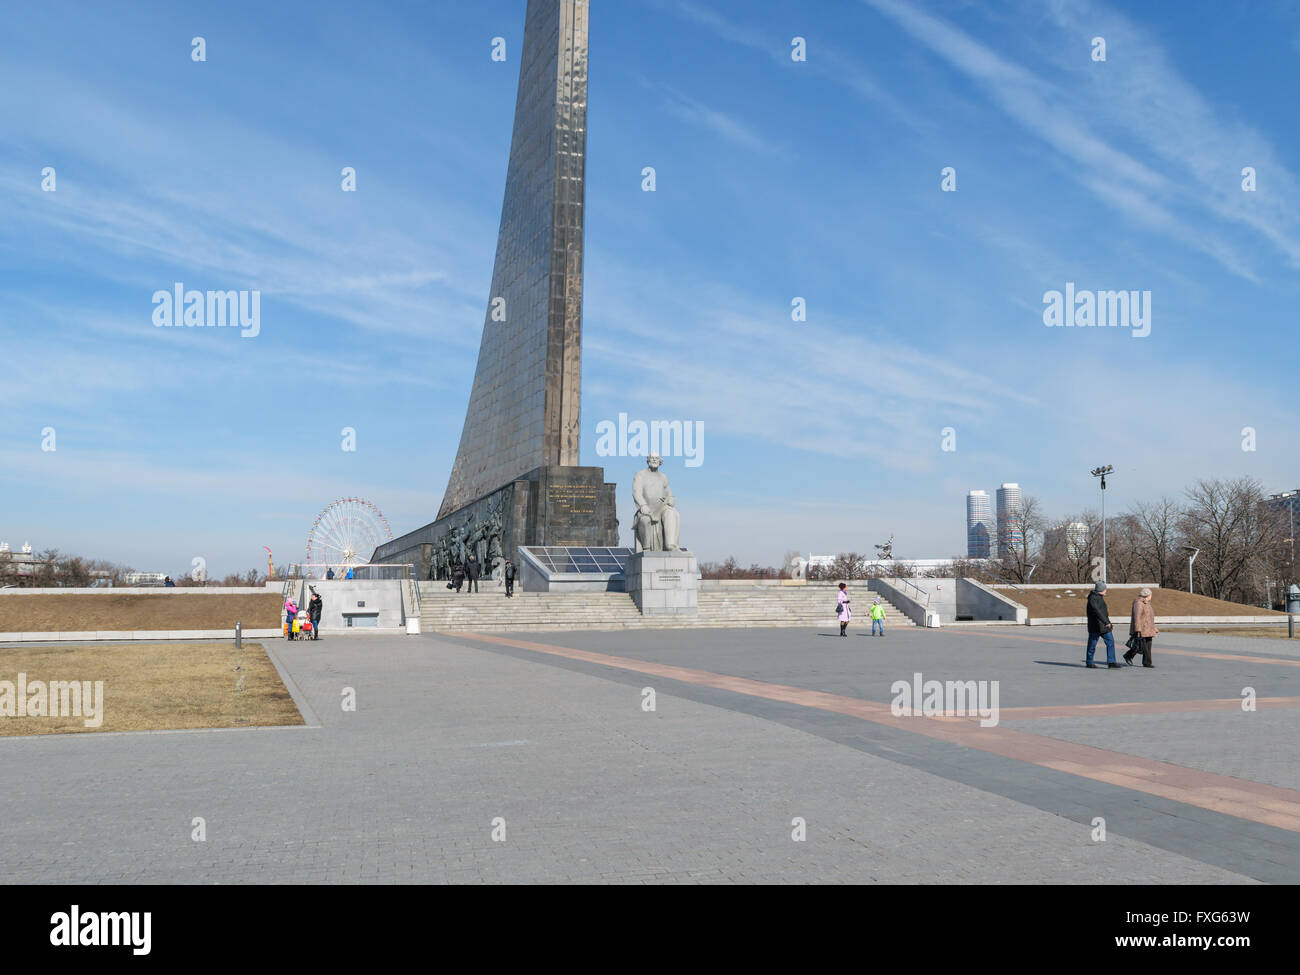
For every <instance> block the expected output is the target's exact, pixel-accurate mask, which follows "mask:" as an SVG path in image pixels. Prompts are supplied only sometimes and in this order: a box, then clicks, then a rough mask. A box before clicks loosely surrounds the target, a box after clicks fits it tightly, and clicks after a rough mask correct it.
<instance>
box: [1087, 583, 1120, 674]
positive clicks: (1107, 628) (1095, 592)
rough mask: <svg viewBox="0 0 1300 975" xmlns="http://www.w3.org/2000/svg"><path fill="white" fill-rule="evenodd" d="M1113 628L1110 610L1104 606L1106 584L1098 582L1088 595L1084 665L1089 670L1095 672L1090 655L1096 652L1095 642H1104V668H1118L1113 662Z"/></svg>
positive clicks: (1095, 667)
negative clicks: (1086, 640)
mask: <svg viewBox="0 0 1300 975" xmlns="http://www.w3.org/2000/svg"><path fill="white" fill-rule="evenodd" d="M1114 629H1115V627H1114V626H1113V625H1112V624H1111V622H1110V610H1109V609H1108V608H1107V606H1106V583H1104V582H1099V583H1097V584H1096V585H1095V586H1093V587H1092V592H1090V593H1088V659H1087V660H1086V661H1085V663H1086V664H1087V665H1088V667H1089V669H1091V670H1096V669H1097V665H1096V664H1095V663H1093V662H1092V655H1093V654H1094V653H1096V651H1097V641H1098V640H1099V639H1101V640H1105V641H1106V666H1107V667H1111V668H1114V669H1118V668H1119V666H1120V665H1119V664H1118V663H1116V662H1115V635H1114V634H1113V633H1112V632H1111V631H1112V630H1114Z"/></svg>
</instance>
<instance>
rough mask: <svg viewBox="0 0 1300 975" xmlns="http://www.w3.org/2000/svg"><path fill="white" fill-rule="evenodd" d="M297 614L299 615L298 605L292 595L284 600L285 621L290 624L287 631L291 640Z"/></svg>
mask: <svg viewBox="0 0 1300 975" xmlns="http://www.w3.org/2000/svg"><path fill="white" fill-rule="evenodd" d="M297 615H298V606H297V604H296V603H295V602H294V601H293V597H292V596H290V597H289V598H288V599H286V600H285V601H284V621H285V623H287V624H288V629H286V630H285V632H286V634H287V635H288V637H289V639H290V640H292V639H293V620H294V617H296V616H297Z"/></svg>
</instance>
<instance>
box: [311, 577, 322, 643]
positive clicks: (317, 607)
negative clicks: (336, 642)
mask: <svg viewBox="0 0 1300 975" xmlns="http://www.w3.org/2000/svg"><path fill="white" fill-rule="evenodd" d="M324 608H325V600H323V599H321V598H320V593H318V592H317V591H316V590H315V589H313V590H312V591H311V599H309V600H308V601H307V615H308V617H310V618H311V638H312V639H313V640H319V639H320V614H321V610H322V609H324Z"/></svg>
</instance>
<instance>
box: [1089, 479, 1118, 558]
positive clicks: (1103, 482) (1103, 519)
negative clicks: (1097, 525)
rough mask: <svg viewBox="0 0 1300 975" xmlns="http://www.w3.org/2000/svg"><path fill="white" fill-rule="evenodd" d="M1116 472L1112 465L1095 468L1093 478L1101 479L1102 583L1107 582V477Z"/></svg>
mask: <svg viewBox="0 0 1300 975" xmlns="http://www.w3.org/2000/svg"><path fill="white" fill-rule="evenodd" d="M1114 470H1115V468H1114V467H1112V466H1111V465H1110V464H1106V465H1104V466H1102V467H1096V468H1093V470H1092V471H1091V472H1090V473H1091V474H1092V476H1093V477H1099V478H1101V581H1102V582H1106V581H1108V580H1107V579H1106V475H1107V474H1111V473H1113V472H1114Z"/></svg>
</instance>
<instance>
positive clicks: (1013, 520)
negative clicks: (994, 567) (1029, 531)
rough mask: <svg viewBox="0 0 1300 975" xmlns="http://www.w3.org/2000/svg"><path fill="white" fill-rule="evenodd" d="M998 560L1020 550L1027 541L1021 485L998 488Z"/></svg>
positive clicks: (1007, 485) (1006, 485)
mask: <svg viewBox="0 0 1300 975" xmlns="http://www.w3.org/2000/svg"><path fill="white" fill-rule="evenodd" d="M997 498H998V558H1000V559H1005V558H1009V557H1011V556H1012V555H1014V554H1015V553H1016V552H1017V551H1019V550H1020V548H1021V546H1022V545H1023V544H1024V540H1025V526H1024V517H1025V512H1024V507H1023V505H1022V504H1021V500H1020V485H1019V484H1003V485H1002V486H1001V487H1000V488H998V495H997Z"/></svg>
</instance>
